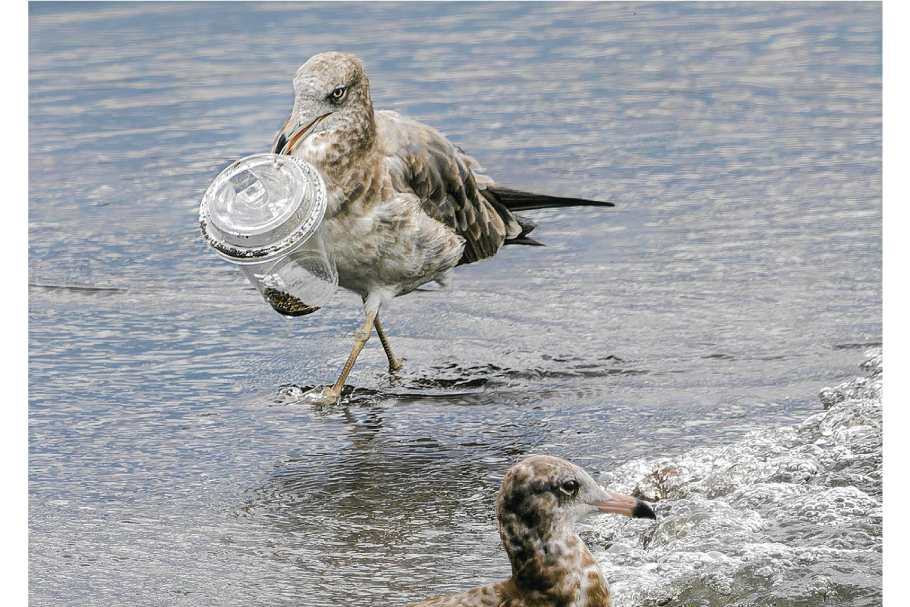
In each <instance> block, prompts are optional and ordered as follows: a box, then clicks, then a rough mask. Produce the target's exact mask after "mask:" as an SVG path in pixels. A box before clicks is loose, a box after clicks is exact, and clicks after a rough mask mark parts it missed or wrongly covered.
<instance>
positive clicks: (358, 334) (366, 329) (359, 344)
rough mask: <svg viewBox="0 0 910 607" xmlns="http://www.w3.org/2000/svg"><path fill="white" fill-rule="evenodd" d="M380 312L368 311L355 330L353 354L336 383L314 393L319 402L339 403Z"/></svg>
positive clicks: (322, 403) (323, 403) (321, 403)
mask: <svg viewBox="0 0 910 607" xmlns="http://www.w3.org/2000/svg"><path fill="white" fill-rule="evenodd" d="M378 314H379V310H373V311H372V312H367V319H366V321H365V322H364V323H363V325H361V327H360V328H359V329H357V330H356V331H354V347H353V348H352V349H351V355H350V356H348V362H346V363H345V364H344V369H342V370H341V376H340V377H339V378H338V381H336V382H335V384H334V385H332V386H329V387H326V388H323V389H322V390H321V391H320V392H319V393H318V394H314V395H313V399H314V400H315V401H316V402H317V404H320V405H331V404H334V403H337V402H338V399H340V398H341V389H342V388H344V382H345V380H346V379H347V378H348V374H350V372H351V369H352V368H353V367H354V362H355V361H356V360H357V356H359V355H360V351H361V350H363V346H364V345H366V343H367V340H369V339H370V335H371V334H372V333H373V324H374V323H375V322H376V321H377V320H378V319H377V318H376V316H377V315H378ZM380 335H381V334H380ZM314 392H315V391H314Z"/></svg>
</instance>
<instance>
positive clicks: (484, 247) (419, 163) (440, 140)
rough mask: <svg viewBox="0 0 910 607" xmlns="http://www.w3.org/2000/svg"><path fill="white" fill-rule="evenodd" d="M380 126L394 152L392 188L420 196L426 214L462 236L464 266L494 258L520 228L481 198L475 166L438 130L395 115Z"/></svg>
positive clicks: (380, 119) (381, 116) (382, 115)
mask: <svg viewBox="0 0 910 607" xmlns="http://www.w3.org/2000/svg"><path fill="white" fill-rule="evenodd" d="M377 124H378V125H379V127H380V129H382V131H383V134H384V135H385V137H386V139H387V140H388V141H389V143H390V146H389V148H390V150H392V151H391V152H390V156H389V161H390V163H391V165H392V171H391V173H392V178H393V184H394V185H395V187H396V188H397V189H399V190H400V191H406V192H413V193H414V194H416V195H417V197H418V198H419V199H420V203H421V206H422V208H423V210H424V212H425V213H427V214H428V215H429V216H430V217H432V218H433V219H435V220H437V221H439V222H441V223H444V224H445V225H447V226H449V227H450V228H452V229H453V230H455V233H456V234H458V235H459V236H461V237H462V238H464V240H465V246H464V253H463V255H462V258H461V261H460V263H471V262H474V261H479V260H481V259H485V258H487V257H491V256H493V255H495V254H496V251H498V250H499V247H501V246H502V244H503V242H504V241H505V239H506V236H507V234H508V232H514V231H516V230H518V229H520V228H518V224H517V222H516V221H515V219H514V218H513V217H512V215H511V213H510V212H509V211H508V209H506V208H505V207H504V206H502V205H497V207H499V208H494V206H493V205H492V204H491V203H490V201H489V200H487V199H486V198H485V197H484V196H482V195H481V193H480V189H479V188H478V186H477V179H476V178H475V175H474V173H473V172H472V170H471V169H472V167H477V163H476V162H475V161H474V160H473V159H472V158H470V157H469V156H467V155H465V154H463V153H462V152H460V151H459V150H458V149H457V148H456V147H455V146H454V145H452V143H451V142H450V141H449V140H448V139H446V138H445V137H444V136H443V135H442V134H441V133H440V132H439V131H437V130H436V129H434V128H432V127H430V126H427V125H425V124H422V123H420V122H417V121H414V120H409V119H407V118H402V117H400V116H398V115H396V114H394V113H392V112H378V113H377ZM503 213H504V214H503ZM507 224H508V225H507ZM513 224H514V225H513Z"/></svg>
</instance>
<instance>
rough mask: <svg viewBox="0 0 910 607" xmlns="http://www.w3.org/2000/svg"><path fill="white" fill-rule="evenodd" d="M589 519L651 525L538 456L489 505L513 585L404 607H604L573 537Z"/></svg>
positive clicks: (566, 468)
mask: <svg viewBox="0 0 910 607" xmlns="http://www.w3.org/2000/svg"><path fill="white" fill-rule="evenodd" d="M594 513H613V514H625V515H626V516H630V517H632V518H650V519H653V518H656V517H655V515H654V511H653V510H651V508H650V506H648V505H647V504H646V503H644V502H642V501H641V500H638V499H635V498H634V497H630V496H627V495H619V494H617V493H612V492H610V491H607V490H605V489H604V488H602V487H600V486H599V485H598V484H597V483H596V482H594V479H592V478H591V477H590V476H588V474H587V473H585V471H584V470H582V469H581V468H579V467H578V466H575V465H574V464H570V463H569V462H567V461H565V460H562V459H559V458H557V457H551V456H547V455H537V456H533V457H529V458H527V459H525V460H523V461H521V462H519V463H518V464H516V465H514V466H512V467H511V468H510V469H509V471H508V472H507V473H506V476H505V478H504V479H503V481H502V487H501V488H500V490H499V499H498V501H497V502H496V516H497V517H498V518H499V535H500V536H501V537H502V543H503V546H505V549H506V552H507V553H508V554H509V561H510V562H511V564H512V577H510V578H509V579H508V580H506V581H504V582H496V583H493V584H487V585H486V586H480V587H479V588H474V589H473V590H468V591H467V592H463V593H461V594H448V595H444V596H439V597H436V598H432V599H427V600H425V601H421V602H420V603H415V604H414V605H411V606H410V607H506V606H508V607H544V606H548V607H550V606H554V605H559V606H561V607H610V606H611V602H610V588H609V586H608V585H607V580H606V579H605V578H604V574H603V571H601V569H600V566H599V565H598V564H597V561H595V560H594V557H593V556H592V555H591V553H590V552H589V551H588V549H587V547H586V546H585V544H584V542H583V541H582V540H581V538H580V537H578V535H576V534H575V531H574V529H573V525H574V523H575V522H576V521H577V520H579V519H581V518H582V517H584V516H586V515H588V514H594Z"/></svg>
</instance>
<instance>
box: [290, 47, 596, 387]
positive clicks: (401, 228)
mask: <svg viewBox="0 0 910 607" xmlns="http://www.w3.org/2000/svg"><path fill="white" fill-rule="evenodd" d="M272 152H273V153H275V154H289V155H291V156H293V157H294V158H299V159H301V160H305V161H307V162H309V163H310V164H312V165H313V166H315V167H316V168H317V169H318V170H319V171H320V172H321V173H322V176H323V178H324V179H325V183H326V187H327V189H328V205H327V209H326V213H325V219H324V220H323V224H322V225H321V226H320V228H319V229H320V231H321V233H322V237H323V241H324V242H325V243H326V244H327V246H328V247H329V248H330V249H331V251H332V253H333V255H334V258H335V264H336V266H337V269H338V284H339V285H340V286H342V287H344V288H345V289H348V290H350V291H353V292H355V293H357V294H358V295H360V296H361V297H362V298H363V302H364V306H363V307H364V313H365V314H366V322H364V323H363V326H361V327H360V328H359V329H358V330H357V331H356V332H355V333H354V339H355V341H354V348H353V350H352V351H351V355H350V357H349V358H348V361H347V363H346V364H345V366H344V369H343V370H342V372H341V376H340V377H339V378H338V381H336V382H335V384H334V385H333V386H328V387H325V388H322V389H321V390H320V391H318V392H317V393H315V394H314V395H313V398H314V400H316V401H317V402H321V403H333V402H336V401H337V400H338V399H339V397H340V396H341V389H342V387H343V386H344V382H345V379H347V376H348V374H349V373H350V371H351V368H352V367H353V366H354V361H356V360H357V355H358V354H360V350H361V349H362V348H363V346H364V344H366V342H367V340H368V339H369V338H370V335H371V334H372V332H373V328H374V327H375V328H376V333H377V334H378V335H379V339H380V341H381V342H382V346H383V348H384V349H385V353H386V356H387V357H388V359H389V371H390V372H392V373H394V372H396V371H398V370H399V369H400V368H401V360H400V359H398V358H395V355H394V354H393V353H392V348H391V346H390V345H389V340H388V339H387V338H386V335H385V332H384V331H383V330H382V324H381V323H380V322H379V309H380V308H381V307H383V306H387V305H388V304H389V302H390V301H391V300H392V298H394V297H396V296H398V295H403V294H405V293H408V292H410V291H413V290H414V289H416V288H418V287H420V286H421V285H424V284H426V283H429V282H433V281H436V282H439V283H443V284H444V283H445V281H446V279H447V277H448V275H449V273H450V272H451V271H452V269H453V268H454V267H455V266H457V265H460V264H463V263H471V262H474V261H479V260H481V259H485V258H487V257H491V256H493V255H495V254H496V251H498V250H499V247H501V246H502V245H504V244H511V243H516V244H540V243H538V242H536V241H535V240H533V239H531V238H529V237H528V236H527V234H528V233H529V232H530V231H531V230H532V229H533V228H534V226H535V224H534V222H532V221H530V220H527V219H525V218H523V217H519V216H517V215H513V214H512V211H520V210H527V209H540V208H547V207H560V206H575V205H595V206H613V205H612V204H611V203H609V202H596V201H589V200H581V199H576V198H557V197H553V196H542V195H538V194H528V193H525V192H518V191H515V190H510V189H506V188H501V187H497V186H494V185H493V181H492V180H491V179H489V178H488V177H486V176H484V175H481V174H480V173H476V172H474V171H475V170H477V169H479V168H480V166H479V165H478V164H477V162H476V161H475V160H474V159H473V158H471V157H469V156H467V155H465V154H464V153H462V152H461V150H459V149H458V148H456V147H455V146H454V145H452V143H451V142H449V140H448V139H446V138H445V137H444V136H443V135H442V134H441V133H439V131H437V130H436V129H434V128H432V127H429V126H427V125H425V124H422V123H420V122H417V121H414V120H409V119H407V118H404V117H401V116H399V115H398V114H396V113H395V112H390V111H374V110H373V104H372V102H371V101H370V86H369V82H368V81H367V76H366V73H365V71H364V68H363V64H362V63H361V62H360V60H359V59H357V57H355V56H353V55H350V54H347V53H339V52H329V53H322V54H319V55H316V56H314V57H312V58H311V59H310V60H309V61H307V62H306V63H305V64H303V66H302V67H301V68H300V69H299V70H297V74H296V76H294V108H293V110H292V111H291V115H290V116H289V117H288V119H287V121H285V123H284V126H283V127H282V128H281V131H280V132H279V133H278V136H277V137H276V139H275V143H274V144H273V146H272Z"/></svg>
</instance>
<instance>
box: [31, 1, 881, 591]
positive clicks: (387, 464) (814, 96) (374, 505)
mask: <svg viewBox="0 0 910 607" xmlns="http://www.w3.org/2000/svg"><path fill="white" fill-rule="evenodd" d="M331 49H339V50H347V51H350V52H354V53H356V54H358V55H359V56H360V57H361V58H362V59H363V61H364V63H365V65H366V67H367V71H368V74H369V77H370V83H371V88H372V97H373V100H374V103H375V105H376V106H377V107H379V108H384V109H394V110H397V111H399V112H400V113H402V114H406V115H408V116H411V117H413V118H416V119H419V120H422V121H425V122H427V123H430V124H432V125H433V126H435V127H436V128H438V129H439V130H441V131H442V132H443V133H445V134H446V135H447V136H449V137H450V138H451V140H452V141H453V142H454V143H456V144H457V145H459V146H461V147H462V148H464V149H465V150H467V151H468V152H469V153H470V154H472V155H473V156H475V157H476V158H477V159H478V160H479V161H480V162H481V164H483V166H484V168H485V172H486V173H487V174H489V175H490V176H492V177H494V178H495V179H496V180H497V181H498V182H500V183H502V184H505V185H508V186H511V187H516V188H521V189H526V190H530V191H538V192H545V193H552V194H558V195H559V194H561V195H566V196H582V197H594V198H601V199H607V200H612V201H613V202H615V203H616V207H615V208H614V209H568V210H546V211H533V212H529V213H528V215H529V216H531V217H532V218H533V219H535V220H536V221H538V222H539V227H538V228H537V229H536V230H535V232H534V236H535V237H536V238H537V239H538V240H540V241H542V242H544V243H545V244H546V245H547V246H546V247H508V248H506V249H504V250H502V251H501V252H500V253H499V254H498V255H497V256H496V257H495V258H494V259H491V260H487V261H484V262H481V263H477V264H473V265H471V266H466V267H462V268H459V269H458V271H457V272H456V276H455V280H454V284H453V286H452V288H451V289H449V290H430V291H427V292H423V293H416V294H412V295H409V296H407V297H404V298H400V299H399V300H398V301H396V302H395V305H394V306H393V307H392V309H391V310H389V311H388V312H386V313H385V314H384V315H383V322H384V325H385V327H386V329H387V331H388V333H389V334H390V336H391V338H392V340H393V344H394V346H395V348H396V353H397V354H398V355H399V356H403V357H404V358H405V361H406V364H405V370H404V372H403V373H402V374H401V375H400V376H399V377H397V378H390V377H389V376H388V374H387V373H386V369H385V360H384V355H383V352H382V349H381V348H380V347H379V344H378V343H373V342H371V343H370V344H368V346H367V348H366V349H365V351H364V353H363V354H362V355H361V358H360V360H359V361H358V365H357V366H356V367H355V369H354V372H353V373H352V375H351V377H350V378H349V383H350V385H351V386H352V387H354V388H355V389H356V391H355V393H354V396H353V397H352V398H351V399H349V400H348V401H346V402H345V403H343V404H342V405H340V406H337V407H328V408H314V407H312V406H309V405H305V404H302V403H301V402H300V399H299V394H300V387H302V386H309V385H313V384H318V383H326V382H331V381H333V380H334V376H335V374H336V373H337V372H338V370H339V369H340V367H341V365H342V363H343V362H344V359H345V358H346V356H347V353H348V351H349V348H350V345H351V343H352V332H353V330H354V329H355V328H356V327H357V326H358V325H359V324H360V323H361V322H362V318H361V314H360V311H359V305H358V304H359V302H358V300H357V298H356V297H354V296H352V295H350V294H343V293H340V294H339V295H337V296H336V298H335V299H334V300H333V302H332V303H331V304H330V305H329V306H327V307H326V308H325V309H324V310H322V311H320V312H319V313H318V314H315V315H311V316H307V317H304V318H302V319H296V320H291V321H289V320H285V319H283V318H281V317H279V316H278V315H277V314H275V313H274V312H272V311H271V310H270V309H269V307H268V306H267V305H266V304H265V303H264V302H263V301H262V300H261V298H260V297H259V295H258V294H257V293H256V292H255V291H254V289H253V288H252V287H251V286H250V285H248V284H247V283H246V281H245V279H244V278H243V277H242V275H241V274H240V273H239V272H238V271H237V270H236V269H235V268H233V267H231V266H230V264H228V263H226V262H224V261H221V260H220V259H219V258H217V257H216V256H215V255H214V254H213V253H212V252H211V251H210V250H208V249H207V248H206V246H205V244H204V243H203V241H202V239H201V237H200V235H199V230H198V224H197V219H198V218H197V211H198V204H199V199H200V197H201V195H202V193H203V192H204V190H205V188H206V187H207V186H208V184H209V183H210V182H211V180H212V179H213V178H214V177H215V176H216V175H217V174H218V172H219V171H220V170H221V169H222V168H224V167H225V166H226V165H227V164H228V163H230V162H232V161H234V160H236V159H237V158H240V157H242V156H244V155H248V154H251V153H256V152H262V151H265V150H266V149H267V148H268V146H269V144H270V143H271V141H272V139H273V137H274V135H275V133H276V132H277V129H278V128H279V127H280V126H281V124H282V122H283V121H284V119H285V117H286V115H287V112H288V111H289V110H290V106H291V101H292V91H291V85H290V82H291V78H292V77H293V74H294V72H295V71H296V69H297V67H298V66H299V65H300V64H301V63H303V62H304V61H305V60H306V59H307V58H308V57H310V56H311V55H313V54H315V53H317V52H321V51H325V50H331ZM881 57H882V12H881V4H879V3H808V4H803V3H786V4H778V3H758V4H751V3H736V4H721V3H712V4H705V5H701V4H698V5H697V4H688V3H658V4H625V3H604V4H599V3H584V4H570V3H558V4H551V3H529V4H514V3H507V4H498V3H497V4H484V3H472V4H445V3H430V4H423V3H405V4H384V3H367V4H355V5H345V4H325V5H323V4H291V3H278V4H268V3H256V4H245V3H230V4H222V3H204V4H195V3H180V4H171V3H87V4H83V3H65V4H57V3H31V4H30V5H29V498H30V502H29V510H30V516H29V558H30V579H29V590H30V601H31V602H32V604H34V605H63V604H65V605H117V604H129V605H158V604H167V605H176V604H186V605H236V604H241V603H243V604H248V605H258V604H262V605H276V604H291V603H293V604H300V603H305V604H309V605H316V606H321V605H325V606H331V605H340V604H346V603H347V604H357V605H360V604H362V605H377V606H378V605H396V604H405V603H407V602H408V601H412V600H416V599H419V598H423V597H426V596H431V595H433V594H438V593H440V592H447V591H454V590H457V589H460V588H466V587H469V586H472V585H477V584H479V583H482V582H485V581H489V580H490V579H493V578H496V577H504V576H506V575H508V563H507V561H506V559H505V556H504V554H503V553H502V552H501V551H500V550H499V547H498V545H499V540H498V537H497V535H496V531H495V521H494V517H493V504H494V500H495V492H496V490H497V488H498V484H499V481H500V479H501V478H502V475H503V473H504V472H505V470H506V469H507V467H508V466H509V465H510V464H511V463H513V462H514V461H516V460H517V459H520V458H521V457H523V456H524V455H526V454H529V453H541V452H546V453H551V454H554V455H559V456H562V457H565V458H568V459H571V460H573V461H575V462H576V463H578V464H580V465H582V466H584V467H586V468H588V469H589V470H591V471H592V472H594V473H595V474H598V473H605V472H608V471H610V470H612V469H616V468H619V467H620V466H622V465H628V464H630V463H633V464H634V462H638V461H654V460H656V459H658V458H670V459H671V460H673V461H678V460H679V458H685V457H692V456H691V453H692V452H693V450H695V449H723V448H725V446H729V445H735V444H738V441H741V440H743V437H744V436H745V435H746V433H747V432H750V431H760V432H771V431H772V430H773V429H774V428H778V427H790V426H792V425H793V424H796V423H800V422H803V420H805V419H806V418H807V417H809V416H810V415H812V414H814V413H817V412H819V411H821V405H820V403H819V402H818V400H817V394H818V392H819V390H820V389H821V388H822V387H824V386H831V385H835V384H838V383H841V382H842V381H845V380H847V379H851V378H853V377H854V376H855V375H856V374H857V368H856V366H857V364H858V362H859V361H860V360H861V358H862V353H863V351H864V349H865V348H866V347H868V346H870V345H874V344H877V343H880V342H881V335H882V330H881V327H882V322H881V293H882V291H881V261H882V256H881V234H882V231H881V230H882V213H881V183H882V170H881V149H882V148H881V144H882V130H881V127H882V120H881V116H882V96H881V93H882V78H881V73H882V71H881V70H882V67H881V66H882V61H881ZM872 486H873V487H874V486H875V485H874V483H873V485H872ZM720 499H722V500H723V499H724V498H720ZM725 503H728V504H729V503H731V502H725ZM634 531H635V530H634V529H631V530H630V531H629V533H628V536H629V537H630V538H631V539H632V540H634V539H635V538H636V537H638V536H637V535H635V533H634ZM620 535H624V533H620ZM879 539H880V538H879ZM873 544H874V542H873ZM879 546H880V543H879ZM835 548H836V547H835ZM840 549H844V548H843V547H841V548H840ZM879 549H880V548H879ZM872 550H873V551H874V546H873V549H872ZM598 554H599V555H600V556H602V557H603V559H604V563H605V565H606V564H608V563H611V562H613V558H612V557H611V555H610V554H609V553H598ZM742 558H744V557H742ZM638 566H640V563H638V564H637V563H636V562H635V561H634V560H628V561H623V560H620V565H619V567H621V568H623V569H620V570H619V571H617V570H615V569H611V571H612V573H611V577H612V578H613V579H617V578H618V579H619V580H620V588H622V585H621V584H622V580H624V579H628V576H634V574H635V571H636V568H637V567H638ZM870 570H871V574H869V575H867V576H866V577H864V578H862V579H860V580H859V581H858V582H857V584H858V586H859V587H860V588H863V589H866V590H864V591H863V592H858V593H854V594H853V595H843V596H846V597H847V598H843V597H842V595H838V596H841V597H842V598H841V599H839V600H843V601H844V603H843V604H852V605H860V604H866V603H865V602H864V601H867V600H869V596H871V597H872V600H875V597H876V596H878V595H879V594H880V590H879V589H877V586H878V585H880V580H878V579H876V576H875V566H874V563H873V566H872V567H871V569H870ZM879 570H880V568H879ZM679 579H683V580H686V579H688V578H684V577H683V578H679ZM683 583H685V581H684V582H683ZM756 583H757V582H756ZM870 589H871V590H870ZM822 590H823V589H821V586H819V589H818V591H817V592H816V594H812V593H811V592H809V594H808V595H806V592H808V591H806V592H804V589H803V588H802V587H800V590H799V591H798V592H797V591H795V590H794V592H792V593H791V594H790V595H788V594H787V592H786V591H784V592H782V596H781V597H778V598H779V599H780V601H781V603H780V604H792V605H797V604H799V605H803V604H815V603H818V602H820V601H822V600H823V599H824V596H825V595H824V593H823V592H822ZM754 591H755V588H739V589H738V590H736V592H737V593H738V594H736V595H735V596H737V597H749V596H753V593H754ZM870 593H871V595H870ZM643 596H645V595H643V594H636V593H634V592H628V593H626V594H620V595H619V597H618V598H619V599H622V600H624V601H629V602H626V603H623V604H626V605H629V604H637V603H635V601H643V600H644V599H643V598H642V597H643ZM686 596H688V595H685V594H681V595H680V597H682V598H679V599H678V601H684V600H685V597H686ZM698 596H700V597H701V599H700V600H702V599H703V600H705V601H708V602H709V603H710V604H716V605H725V604H730V602H731V601H730V595H723V596H721V597H720V598H716V600H715V599H712V598H710V597H707V598H705V596H707V595H698ZM807 596H808V598H807ZM850 596H854V597H855V598H853V599H851V598H850ZM788 597H789V598H788ZM671 598H672V597H671ZM743 600H746V599H743ZM669 604H684V603H682V602H678V603H672V602H671V603H669Z"/></svg>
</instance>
